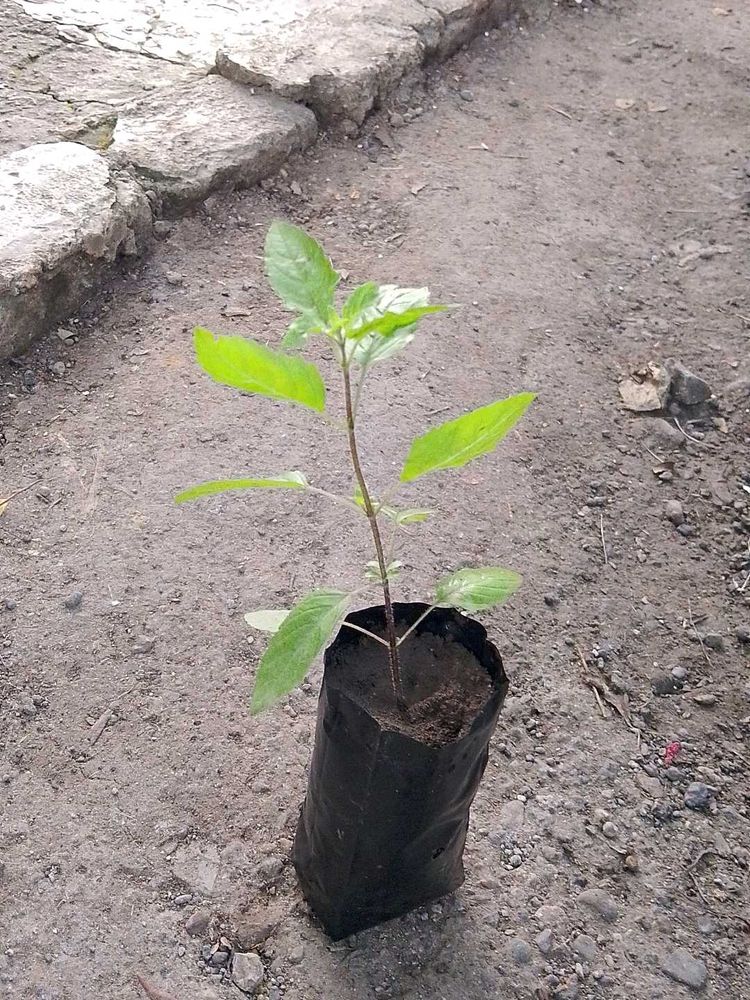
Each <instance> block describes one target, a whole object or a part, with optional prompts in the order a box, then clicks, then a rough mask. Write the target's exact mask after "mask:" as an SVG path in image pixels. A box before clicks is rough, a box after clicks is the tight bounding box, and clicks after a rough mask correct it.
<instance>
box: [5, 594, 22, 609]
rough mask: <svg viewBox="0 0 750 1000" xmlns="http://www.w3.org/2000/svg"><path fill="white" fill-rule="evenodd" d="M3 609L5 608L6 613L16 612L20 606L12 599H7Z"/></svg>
mask: <svg viewBox="0 0 750 1000" xmlns="http://www.w3.org/2000/svg"><path fill="white" fill-rule="evenodd" d="M3 607H4V608H5V610H6V611H15V610H16V608H17V607H18V604H17V603H16V601H14V600H13V598H12V597H6V598H5V600H4V601H3Z"/></svg>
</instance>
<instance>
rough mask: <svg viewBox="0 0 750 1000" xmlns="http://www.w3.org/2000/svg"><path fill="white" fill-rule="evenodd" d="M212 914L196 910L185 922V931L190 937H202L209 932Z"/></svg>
mask: <svg viewBox="0 0 750 1000" xmlns="http://www.w3.org/2000/svg"><path fill="white" fill-rule="evenodd" d="M210 919H211V914H210V913H209V912H208V910H196V911H195V912H194V913H191V914H190V916H189V917H188V918H187V920H186V921H185V930H186V931H187V932H188V934H189V935H190V937H202V936H203V935H204V934H205V933H206V931H207V930H208V924H209V921H210Z"/></svg>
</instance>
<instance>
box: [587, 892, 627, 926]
mask: <svg viewBox="0 0 750 1000" xmlns="http://www.w3.org/2000/svg"><path fill="white" fill-rule="evenodd" d="M578 902H579V903H583V904H584V906H587V907H588V908H589V909H591V910H593V911H594V912H595V913H598V914H599V916H600V917H601V918H602V919H603V920H606V921H608V922H612V921H614V920H617V918H618V917H619V916H620V910H619V907H618V906H617V903H616V901H615V899H614V897H613V896H611V895H610V894H609V893H608V892H607V891H606V890H604V889H597V888H594V889H584V891H583V892H582V893H581V894H580V895H579V896H578Z"/></svg>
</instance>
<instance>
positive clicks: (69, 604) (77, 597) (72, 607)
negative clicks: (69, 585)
mask: <svg viewBox="0 0 750 1000" xmlns="http://www.w3.org/2000/svg"><path fill="white" fill-rule="evenodd" d="M82 602H83V594H82V593H81V591H80V590H74V591H73V593H72V594H68V596H67V597H66V598H65V600H64V601H63V604H64V605H65V607H66V608H67V609H68V611H76V610H77V609H78V608H80V606H81V603H82Z"/></svg>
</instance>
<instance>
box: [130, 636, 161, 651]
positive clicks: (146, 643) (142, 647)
mask: <svg viewBox="0 0 750 1000" xmlns="http://www.w3.org/2000/svg"><path fill="white" fill-rule="evenodd" d="M155 641H156V640H155V639H153V638H152V637H151V636H149V635H139V636H138V637H137V638H136V640H135V642H134V643H133V652H134V653H150V652H151V650H152V649H153V648H154V643H155Z"/></svg>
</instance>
